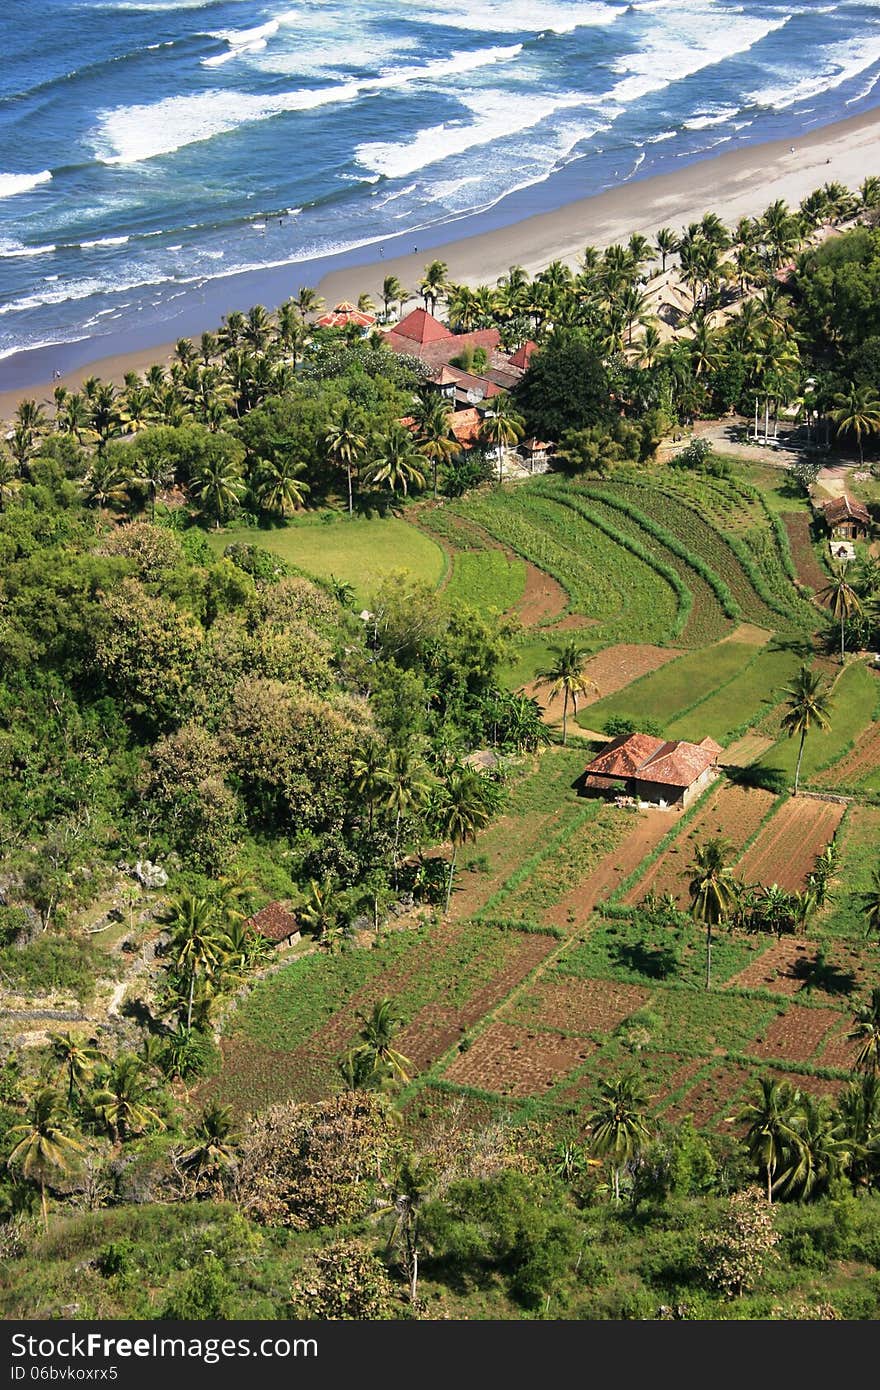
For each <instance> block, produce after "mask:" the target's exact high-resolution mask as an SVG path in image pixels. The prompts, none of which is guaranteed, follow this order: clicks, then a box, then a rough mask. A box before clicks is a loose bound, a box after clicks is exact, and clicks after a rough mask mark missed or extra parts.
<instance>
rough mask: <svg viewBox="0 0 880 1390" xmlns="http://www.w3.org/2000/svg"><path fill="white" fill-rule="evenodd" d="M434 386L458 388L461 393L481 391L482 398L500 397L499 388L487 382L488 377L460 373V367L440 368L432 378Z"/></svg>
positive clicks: (471, 373) (491, 382) (492, 382)
mask: <svg viewBox="0 0 880 1390" xmlns="http://www.w3.org/2000/svg"><path fill="white" fill-rule="evenodd" d="M434 384H435V385H436V386H453V385H455V386H458V387H460V388H461V390H462V391H482V393H483V395H484V396H500V395H501V387H500V386H496V385H495V383H494V381H489V379H488V377H484V376H478V375H476V374H475V373H473V372H465V371H462V369H461V367H447V366H443V367H441V368H440V372H439V374H438V375H437V376H435V377H434Z"/></svg>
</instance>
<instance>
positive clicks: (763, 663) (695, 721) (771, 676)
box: [666, 646, 801, 742]
mask: <svg viewBox="0 0 880 1390" xmlns="http://www.w3.org/2000/svg"><path fill="white" fill-rule="evenodd" d="M800 661H801V657H800V656H799V655H798V654H797V653H796V652H793V651H791V650H790V649H785V648H779V647H774V646H769V647H765V648H763V650H760V651H759V652H758V654H757V655H756V656H755V658H754V660H753V661H752V662H750V663H749V665H748V666H745V667H744V668H743V669H742V670H741V671H740V673H739V674H738V675H736V676H734V678H733V680H732V681H729V682H728V684H727V685H725V686H722V688H721V689H720V690H716V691H714V692H713V694H711V695H709V696H708V697H707V698H706V699H705V700H703V701H702V703H701V704H699V705H697V707H696V709H693V710H691V711H690V712H689V713H688V714H684V715H682V716H681V717H680V718H679V719H674V720H673V721H672V723H671V724H669V725H668V726H667V729H666V733H667V734H668V736H669V737H670V738H685V739H691V740H696V741H697V742H698V741H699V740H700V739H701V738H705V737H706V736H707V735H708V736H709V737H710V738H714V739H717V740H718V741H719V742H723V741H724V739H725V738H726V736H727V735H728V734H729V733H730V732H731V731H732V730H733V729H738V728H740V727H741V726H742V725H743V724H745V723H746V722H747V721H748V720H751V719H752V718H754V717H755V716H756V715H757V714H759V713H760V711H761V709H762V706H768V707H769V706H772V705H774V704H775V703H776V702H777V701H778V699H779V697H780V691H781V689H782V687H783V686H784V685H786V684H787V682H788V681H789V680H790V679H791V678H792V676H794V674H795V672H796V671H797V668H798V665H799V664H800Z"/></svg>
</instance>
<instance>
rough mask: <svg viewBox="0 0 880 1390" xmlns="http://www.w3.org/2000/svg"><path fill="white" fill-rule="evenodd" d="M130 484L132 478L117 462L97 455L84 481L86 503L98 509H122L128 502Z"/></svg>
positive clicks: (99, 454)
mask: <svg viewBox="0 0 880 1390" xmlns="http://www.w3.org/2000/svg"><path fill="white" fill-rule="evenodd" d="M130 482H131V478H130V477H129V476H128V475H127V474H126V473H125V472H123V470H122V468H121V467H120V465H119V463H118V462H116V460H111V459H108V457H107V455H106V454H102V453H97V454H95V456H94V458H93V459H92V462H91V466H90V468H89V471H88V473H87V474H86V476H85V479H84V480H83V487H84V491H85V497H86V501H87V502H91V503H93V504H94V505H95V506H96V507H122V506H124V505H125V503H126V502H127V501H128V486H129V483H130Z"/></svg>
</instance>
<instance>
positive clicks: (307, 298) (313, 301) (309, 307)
mask: <svg viewBox="0 0 880 1390" xmlns="http://www.w3.org/2000/svg"><path fill="white" fill-rule="evenodd" d="M293 302H294V304H295V305H296V307H297V309H298V310H299V312H300V315H301V317H302V318H305V317H306V315H307V314H320V312H321V310H322V309H323V307H324V300H323V299H322V298H321V296H320V295H319V294H318V292H317V291H316V290H312V289H309V288H308V286H305V285H302V286H300V291H299V294H298V295H297V296H296V299H295V300H294V301H293Z"/></svg>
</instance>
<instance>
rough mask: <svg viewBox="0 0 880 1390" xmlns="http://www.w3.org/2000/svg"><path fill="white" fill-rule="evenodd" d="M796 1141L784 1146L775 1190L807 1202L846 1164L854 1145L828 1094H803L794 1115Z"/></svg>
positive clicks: (818, 1193)
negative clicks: (844, 1129) (845, 1131)
mask: <svg viewBox="0 0 880 1390" xmlns="http://www.w3.org/2000/svg"><path fill="white" fill-rule="evenodd" d="M792 1118H793V1127H794V1129H795V1132H796V1134H797V1143H796V1144H793V1145H786V1147H785V1150H784V1152H783V1161H782V1168H781V1171H780V1173H779V1176H778V1177H777V1179H776V1190H777V1192H779V1193H780V1194H781V1195H782V1196H783V1197H792V1198H796V1199H797V1200H799V1201H806V1200H808V1199H809V1198H810V1197H813V1196H819V1195H820V1194H821V1193H823V1192H825V1191H826V1190H827V1188H828V1185H829V1183H830V1182H832V1180H833V1179H834V1178H836V1177H839V1176H840V1174H841V1173H843V1172H844V1170H845V1169H846V1167H847V1164H848V1163H849V1160H850V1157H851V1154H852V1149H853V1145H852V1142H851V1141H850V1140H849V1139H848V1138H847V1137H846V1136H845V1134H844V1132H843V1124H842V1122H841V1120H840V1118H839V1117H838V1116H836V1115H835V1114H834V1112H833V1110H832V1107H831V1103H830V1101H829V1100H828V1097H827V1096H811V1095H809V1094H807V1093H802V1094H801V1095H800V1096H799V1098H798V1105H797V1109H796V1111H795V1114H794V1115H793V1117H792Z"/></svg>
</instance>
